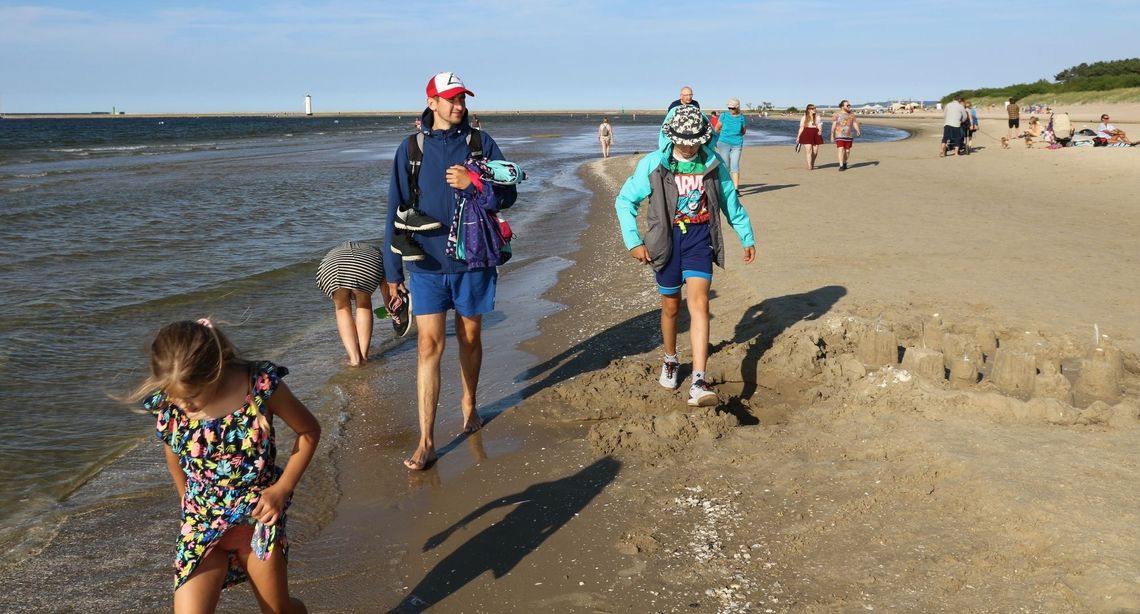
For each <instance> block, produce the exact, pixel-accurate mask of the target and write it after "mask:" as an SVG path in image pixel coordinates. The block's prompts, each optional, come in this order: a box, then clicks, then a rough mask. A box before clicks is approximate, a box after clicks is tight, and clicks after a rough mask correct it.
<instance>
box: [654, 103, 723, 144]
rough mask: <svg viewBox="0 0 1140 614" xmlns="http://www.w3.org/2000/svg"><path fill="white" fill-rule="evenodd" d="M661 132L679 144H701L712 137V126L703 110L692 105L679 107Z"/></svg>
mask: <svg viewBox="0 0 1140 614" xmlns="http://www.w3.org/2000/svg"><path fill="white" fill-rule="evenodd" d="M661 132H664V133H665V136H667V137H669V140H670V141H673V143H675V144H677V145H701V144H704V143H707V142H709V139H710V138H712V126H710V125H709V120H708V118H706V117H705V114H704V113H701V110H700V109H698V108H697V107H694V106H692V105H685V106H682V107H677V110H676V111H674V112H673V117H670V118H669V121H668V122H666V123H665V125H664V126H662V127H661Z"/></svg>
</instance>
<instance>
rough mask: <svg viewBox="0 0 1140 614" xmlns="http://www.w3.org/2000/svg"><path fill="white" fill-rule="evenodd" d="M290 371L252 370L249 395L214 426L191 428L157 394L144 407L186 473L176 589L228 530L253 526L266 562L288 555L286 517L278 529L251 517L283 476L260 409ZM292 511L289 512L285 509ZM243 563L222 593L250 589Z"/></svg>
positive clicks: (264, 365)
mask: <svg viewBox="0 0 1140 614" xmlns="http://www.w3.org/2000/svg"><path fill="white" fill-rule="evenodd" d="M288 373H289V370H288V369H286V368H285V367H278V366H276V365H274V364H273V363H271V362H261V363H254V364H251V365H250V380H251V381H250V392H249V393H248V394H247V395H246V400H245V404H244V405H242V407H240V408H239V409H237V410H235V411H234V412H233V413H230V414H227V415H225V416H222V417H220V418H214V419H210V420H193V419H190V418H188V417H187V416H186V413H185V411H184V410H183V409H182V407H180V406H179V405H177V404H176V403H175V402H174V400H173V399H171V398H169V397H167V396H166V393H164V392H162V391H161V390H160V391H157V392H155V393H154V394H152V395H151V396H150V397H148V398H147V399H146V400H145V401H144V402H143V406H144V407H145V408H146V409H147V410H149V411H150V412H151V413H153V414H154V415H155V417H156V418H157V423H156V428H157V434H158V438H159V439H161V440H162V441H163V443H165V444H167V445H169V446H170V448H171V449H172V450H173V451H174V453H175V454H176V455H177V456H178V463H179V464H180V465H181V466H182V471H183V472H185V473H186V496H185V497H183V499H182V527H181V531H180V532H179V535H178V543H177V546H176V555H175V559H174V572H175V573H174V588H175V589H176V590H177V588H178V587H180V586H182V584H183V583H184V582H185V581H186V580H187V578H189V577H190V574H192V573H194V570H195V569H196V568H197V567H198V564H199V563H201V562H202V561H203V560H204V559H205V558H206V555H208V554H209V553H210V551H211V549H213V547H214V546H215V545H216V544H217V542H218V540H220V539H221V538H222V535H223V534H224V533H225V532H226V529H228V528H229V527H230V526H239V525H241V524H252V525H254V531H253V539H252V540H251V542H250V544H251V546H252V547H253V551H254V553H255V554H256V555H257V557H258V558H259V559H261V560H267V559H268V558H269V555H270V553H272V552H273V550H274V549H275V548H281V552H282V554H284V555H286V556H287V555H288V553H289V541H288V539H287V538H286V537H285V514H284V513H282V514H281V517H280V518H279V519H278V520H277V523H276V524H275V525H274V526H267V525H264V524H262V523H260V522H257V521H255V520H254V519H253V518H251V517H250V513H251V512H252V511H253V508H254V507H256V506H257V502H258V500H259V499H260V498H261V491H262V490H264V489H265V488H267V487H269V486H272V485H273V484H274V483H275V482H277V479H278V478H279V477H280V476H281V471H282V470H281V468H280V467H278V466H277V465H276V461H277V446H276V443H275V441H274V433H273V416H272V414H270V413H269V412H268V411H267V410H263V409H262V408H263V407H264V405H265V402H266V400H267V399H268V398H269V397H270V396H271V395H272V394H273V391H274V390H276V389H277V384H278V383H279V382H280V381H281V377H283V376H285V375H287V374H288ZM286 507H287V506H286ZM246 578H247V576H246V573H245V570H244V569H243V568H242V567H241V565H240V564H239V563H238V560H237V557H236V556H235V555H234V554H233V553H231V554H230V555H229V570H228V572H227V574H226V580H225V584H224V586H226V587H229V586H233V585H234V584H238V583H240V582H243V581H245V580H246Z"/></svg>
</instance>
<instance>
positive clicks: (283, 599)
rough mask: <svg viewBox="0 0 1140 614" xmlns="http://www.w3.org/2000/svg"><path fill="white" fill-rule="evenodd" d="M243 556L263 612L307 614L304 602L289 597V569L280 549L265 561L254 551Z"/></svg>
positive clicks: (254, 592) (275, 549)
mask: <svg viewBox="0 0 1140 614" xmlns="http://www.w3.org/2000/svg"><path fill="white" fill-rule="evenodd" d="M241 556H242V557H243V558H242V565H243V566H244V567H245V571H246V573H248V574H249V583H250V585H251V586H252V587H253V594H254V595H255V596H256V597H257V603H258V605H260V606H261V611H262V612H274V613H278V612H280V613H285V614H305V613H306V612H308V611H309V609H308V608H306V607H305V604H304V602H302V601H301V600H300V599H297V598H296V597H290V596H289V574H288V571H289V568H288V565H287V564H286V563H285V557H284V555H282V554H281V549H280V548H274V550H273V552H272V553H271V554H270V555H269V559H268V560H265V561H263V560H261V559H259V558H257V555H255V554H254V553H253V551H252V550H251V551H249V552H243V553H241Z"/></svg>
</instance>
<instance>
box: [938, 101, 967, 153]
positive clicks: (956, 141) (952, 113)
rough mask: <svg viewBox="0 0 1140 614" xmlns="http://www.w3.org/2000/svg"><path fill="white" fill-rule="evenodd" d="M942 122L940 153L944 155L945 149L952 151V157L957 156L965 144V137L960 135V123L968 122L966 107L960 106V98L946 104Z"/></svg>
mask: <svg viewBox="0 0 1140 614" xmlns="http://www.w3.org/2000/svg"><path fill="white" fill-rule="evenodd" d="M943 111H944V114H943V120H942V153H940V154H938V155H940V156H945V155H946V150H947V148H951V149H952V155H957V154H958V149H959V147H961V146H962V145H964V143H965V140H964V139H965V138H966V135H964V134H963V133H962V123H963V122H967V121H969V118H968V117H967V115H966V105H964V104H962V97H961V96H959V97H958V98H955V99H954V100H951V101H950V102H948V103H946V108H945V109H944V110H943Z"/></svg>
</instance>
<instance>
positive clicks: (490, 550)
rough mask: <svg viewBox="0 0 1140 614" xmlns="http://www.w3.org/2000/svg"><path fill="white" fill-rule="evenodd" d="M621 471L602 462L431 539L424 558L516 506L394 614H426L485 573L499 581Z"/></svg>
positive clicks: (495, 504) (608, 460)
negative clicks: (474, 523) (466, 530)
mask: <svg viewBox="0 0 1140 614" xmlns="http://www.w3.org/2000/svg"><path fill="white" fill-rule="evenodd" d="M620 469H621V463H620V462H619V461H617V460H615V459H614V458H612V457H609V456H606V457H603V458H601V459H598V460H597V461H594V463H593V464H591V465H589V466H588V467H586V468H585V469H583V470H581V471H579V472H578V473H575V474H573V475H571V476H568V477H565V478H562V479H561V480H556V481H554V482H542V483H539V484H535V485H533V486H530V487H529V488H527V489H526V490H524V491H522V492H519V493H515V494H513V495H508V496H506V497H503V498H501V499H496V500H494V501H491V502H489V503H487V504H486V505H483V506H482V507H480V508H479V509H477V510H475V511H473V512H471V513H470V514H467V516H465V517H464V518H463V519H462V520H460V521H459V522H456V523H455V524H453V525H451V526H450V527H448V528H447V529H445V530H443V531H441V532H440V533H437V534H435V535H433V536H432V537H430V538H428V540H427V542H425V543H424V546H423V550H424V552H427V551H428V550H431V549H433V548H436V547H438V546H441V545H443V543H444V542H446V541H447V539H448V538H449V537H451V535H452V534H453V533H455V531H456V530H458V529H461V528H463V527H464V526H466V525H467V524H468V523H470V522H472V521H474V520H476V519H478V518H479V517H480V516H483V515H484V514H486V513H488V512H491V511H492V510H494V509H496V508H499V507H505V506H512V505H513V506H514V509H513V510H511V511H510V513H508V514H507V515H506V516H504V517H503V519H502V520H500V521H499V522H496V523H494V524H492V525H491V526H489V527H487V528H486V529H483V530H482V531H480V532H479V533H478V534H477V535H475V536H474V537H472V538H471V539H468V540H467V541H466V542H464V543H463V544H462V545H460V546H459V547H457V548H456V549H455V550H454V551H453V552H452V553H451V554H449V555H447V556H445V557H444V558H443V559H442V560H440V561H439V563H437V564H436V565H435V567H433V568H432V569H431V571H429V572H428V573H427V575H425V576H424V577H423V579H422V580H420V581H419V583H417V584H416V585H415V586H414V587H412V590H411V591H409V592H408V594H407V596H406V597H404V599H403V600H402V601H401V602H400V604H399V605H397V606H396V607H395V608H393V609H392V610H390V612H396V613H406V612H423V611H425V610H427V609H428V608H430V607H431V606H432V605H434V604H436V603H439V602H440V601H442V600H444V599H446V598H447V597H448V596H449V595H451V594H452V593H454V592H456V591H458V590H459V589H461V588H463V587H464V586H466V585H467V584H468V583H469V582H471V581H472V580H474V579H475V578H478V577H479V576H481V575H483V573H484V572H487V571H490V572H491V573H492V574H493V575H494V577H495V578H501V577H503V576H504V575H506V574H507V573H509V572H510V571H511V570H512V569H514V567H515V565H518V564H519V562H520V561H522V559H523V558H524V557H526V556H527V555H528V554H530V553H531V552H534V551H535V549H537V548H538V547H539V546H541V545H542V543H543V542H544V541H546V539H547V538H548V537H550V536H551V535H553V534H554V533H555V532H557V531H558V529H560V528H562V525H564V524H566V523H567V522H569V521H570V519H572V518H573V517H574V516H575V515H576V514H578V512H580V511H582V510H583V509H584V508H585V507H586V506H587V505H588V504H589V503H590V501H592V500H593V499H594V497H596V496H597V495H598V494H599V493H601V492H602V490H604V489H605V487H606V486H607V485H609V484H610V483H611V482H613V481H614V478H616V477H617V474H618V471H620Z"/></svg>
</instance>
